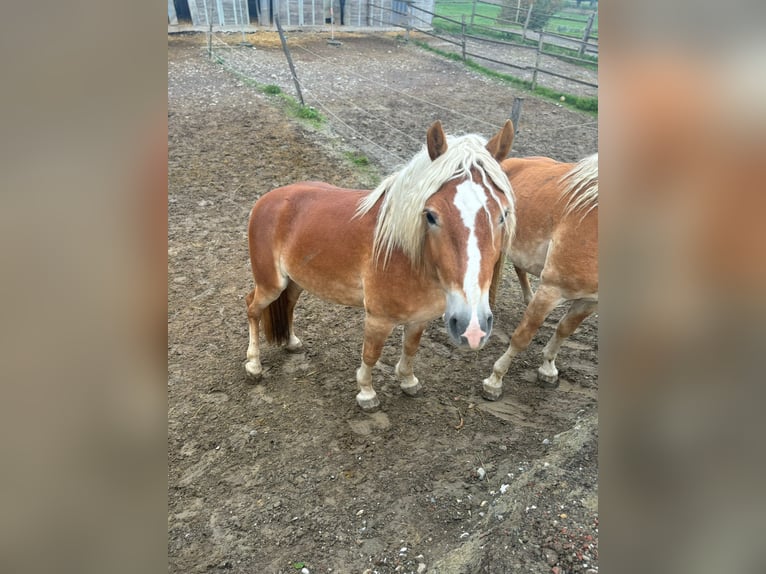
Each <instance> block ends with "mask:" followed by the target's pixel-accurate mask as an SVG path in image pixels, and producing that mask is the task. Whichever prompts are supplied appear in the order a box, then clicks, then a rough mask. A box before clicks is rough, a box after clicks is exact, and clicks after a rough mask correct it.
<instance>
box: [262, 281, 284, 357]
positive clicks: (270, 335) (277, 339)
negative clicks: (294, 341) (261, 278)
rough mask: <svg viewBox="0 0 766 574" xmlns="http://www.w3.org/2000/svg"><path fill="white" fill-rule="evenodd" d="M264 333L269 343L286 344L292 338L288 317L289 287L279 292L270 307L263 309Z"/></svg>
mask: <svg viewBox="0 0 766 574" xmlns="http://www.w3.org/2000/svg"><path fill="white" fill-rule="evenodd" d="M261 327H262V328H263V335H264V336H265V337H266V341H268V342H269V343H275V344H277V345H284V344H285V343H287V342H288V341H289V340H290V324H289V321H288V318H287V289H285V290H284V291H282V293H280V294H279V297H277V298H276V300H275V301H273V302H272V303H271V304H270V305H269V306H268V307H266V308H265V309H264V310H263V311H261Z"/></svg>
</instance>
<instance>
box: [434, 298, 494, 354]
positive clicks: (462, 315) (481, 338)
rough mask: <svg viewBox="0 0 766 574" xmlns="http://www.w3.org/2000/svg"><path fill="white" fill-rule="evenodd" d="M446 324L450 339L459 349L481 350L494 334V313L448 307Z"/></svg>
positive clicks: (461, 307)
mask: <svg viewBox="0 0 766 574" xmlns="http://www.w3.org/2000/svg"><path fill="white" fill-rule="evenodd" d="M444 322H445V324H446V325H447V333H449V336H450V339H452V342H453V343H455V345H457V346H458V347H469V348H470V349H473V350H478V349H481V348H482V347H483V346H484V345H485V344H486V343H487V340H488V339H489V335H490V333H491V332H492V323H493V318H492V312H491V311H490V310H489V309H486V310H484V309H471V308H470V307H466V306H460V307H458V308H451V306H450V305H447V310H446V311H445V313H444Z"/></svg>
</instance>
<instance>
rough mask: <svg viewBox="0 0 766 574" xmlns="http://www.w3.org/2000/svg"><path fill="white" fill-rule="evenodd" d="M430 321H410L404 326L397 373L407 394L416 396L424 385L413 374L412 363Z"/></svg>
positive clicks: (403, 390) (401, 386)
mask: <svg viewBox="0 0 766 574" xmlns="http://www.w3.org/2000/svg"><path fill="white" fill-rule="evenodd" d="M426 325H428V323H410V324H408V325H406V326H405V327H404V334H403V335H402V356H401V357H400V358H399V362H398V363H396V375H397V376H398V377H399V378H401V379H402V382H401V383H400V384H399V386H400V388H401V389H402V392H403V393H404V394H405V395H410V396H411V397H414V396H415V395H417V394H418V393H419V392H420V389H421V388H422V385H421V384H420V381H418V378H417V377H416V376H415V375H414V374H413V370H412V363H413V360H414V359H415V353H417V352H418V347H419V346H420V338H421V337H422V336H423V331H425V329H426Z"/></svg>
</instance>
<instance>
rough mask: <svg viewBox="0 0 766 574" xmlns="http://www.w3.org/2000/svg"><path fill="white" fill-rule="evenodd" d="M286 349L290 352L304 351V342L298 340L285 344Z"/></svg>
mask: <svg viewBox="0 0 766 574" xmlns="http://www.w3.org/2000/svg"><path fill="white" fill-rule="evenodd" d="M285 350H286V351H287V352H288V353H302V352H303V343H301V342H300V341H298V342H297V343H287V345H285Z"/></svg>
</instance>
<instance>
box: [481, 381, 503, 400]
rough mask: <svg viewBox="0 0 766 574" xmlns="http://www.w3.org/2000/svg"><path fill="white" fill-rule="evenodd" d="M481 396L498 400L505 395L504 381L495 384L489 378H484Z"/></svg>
mask: <svg viewBox="0 0 766 574" xmlns="http://www.w3.org/2000/svg"><path fill="white" fill-rule="evenodd" d="M481 396H482V397H484V398H485V399H487V400H488V401H496V400H498V399H499V398H500V397H502V396H503V383H502V382H501V383H500V384H499V385H493V384H491V383H490V382H489V379H484V382H483V383H482V385H481Z"/></svg>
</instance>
